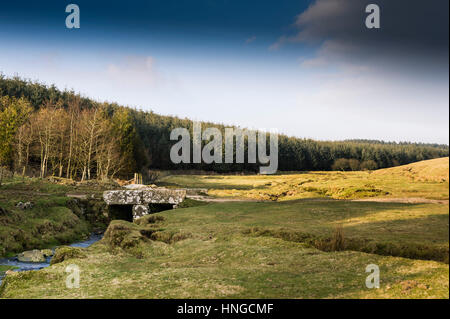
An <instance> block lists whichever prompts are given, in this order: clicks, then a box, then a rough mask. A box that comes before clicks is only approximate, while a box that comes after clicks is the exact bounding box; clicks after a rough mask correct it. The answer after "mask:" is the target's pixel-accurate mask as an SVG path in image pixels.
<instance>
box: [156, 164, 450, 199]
mask: <svg viewBox="0 0 450 319" xmlns="http://www.w3.org/2000/svg"><path fill="white" fill-rule="evenodd" d="M448 168H449V158H448V157H445V158H438V159H433V160H427V161H422V162H418V163H414V164H409V165H403V166H398V167H394V168H388V169H381V170H377V171H356V172H335V171H331V172H301V173H292V174H284V175H250V176H249V175H246V176H239V175H238V176H236V175H228V176H223V175H195V176H192V175H172V176H167V177H165V178H163V179H162V180H161V182H162V183H164V184H166V185H172V186H182V187H196V188H207V189H209V192H208V194H209V195H212V196H219V197H240V198H251V199H258V200H277V201H281V200H293V199H300V198H311V197H324V198H334V199H358V198H368V197H388V198H425V199H437V200H448V196H449V193H448V190H449V188H448V183H449V170H448Z"/></svg>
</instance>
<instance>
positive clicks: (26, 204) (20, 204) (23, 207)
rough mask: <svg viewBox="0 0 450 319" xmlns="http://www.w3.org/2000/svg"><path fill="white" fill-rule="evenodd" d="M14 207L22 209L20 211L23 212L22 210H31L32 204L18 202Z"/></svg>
mask: <svg viewBox="0 0 450 319" xmlns="http://www.w3.org/2000/svg"><path fill="white" fill-rule="evenodd" d="M16 207H17V208H20V209H22V210H24V209H30V208H33V203H31V202H25V203H22V202H18V203H17V205H16Z"/></svg>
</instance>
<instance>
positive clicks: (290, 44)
mask: <svg viewBox="0 0 450 319" xmlns="http://www.w3.org/2000/svg"><path fill="white" fill-rule="evenodd" d="M70 3H75V4H77V5H78V6H79V8H80V18H81V19H80V28H79V29H67V28H66V26H65V19H66V16H67V15H68V13H66V12H65V8H66V5H68V4H70ZM370 3H374V4H377V5H378V6H379V7H380V28H379V29H368V28H366V26H365V22H364V21H365V18H366V16H367V15H368V13H366V12H365V8H366V5H368V4H370ZM448 6H449V2H448V0H431V1H427V2H424V1H418V0H395V1H393V0H368V1H365V0H311V1H309V0H308V1H306V0H305V1H302V0H296V1H292V0H278V1H267V0H260V1H250V0H241V1H237V0H165V1H162V0H158V1H156V0H151V1H137V0H128V1H111V0H109V1H104V0H99V1H87V0H71V1H63V0H54V1H20V0H17V1H14V2H7V3H2V6H1V8H0V72H2V73H3V74H4V75H6V76H13V75H19V76H20V77H23V78H27V79H31V80H38V81H40V82H42V83H45V84H55V85H56V86H57V87H58V88H60V89H73V90H75V91H76V92H79V93H81V94H82V95H85V96H88V97H91V98H93V99H96V100H98V101H109V102H117V103H119V104H122V105H128V106H131V107H135V108H138V109H143V110H152V111H154V112H156V113H159V114H163V115H176V116H179V117H183V118H184V117H186V118H190V119H193V120H203V121H210V122H218V123H223V124H226V125H239V126H242V127H249V128H256V129H266V130H270V129H276V130H277V131H278V132H281V133H285V134H287V135H291V136H297V137H302V138H313V139H318V140H343V139H354V138H358V139H360V138H361V139H380V140H385V141H398V142H399V141H411V142H428V143H445V144H448V143H449V88H448V86H449V64H448V62H449V58H448V36H449V34H448V33H449V31H448V30H449V25H448V12H449V8H448Z"/></svg>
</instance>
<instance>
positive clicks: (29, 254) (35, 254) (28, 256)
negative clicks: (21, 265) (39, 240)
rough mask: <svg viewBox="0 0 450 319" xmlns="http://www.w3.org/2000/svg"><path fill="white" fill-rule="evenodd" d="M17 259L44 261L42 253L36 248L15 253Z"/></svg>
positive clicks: (29, 261) (33, 261) (35, 261)
mask: <svg viewBox="0 0 450 319" xmlns="http://www.w3.org/2000/svg"><path fill="white" fill-rule="evenodd" d="M17 259H18V260H19V261H21V262H28V263H42V262H45V261H46V258H45V256H44V254H43V253H42V251H40V250H38V249H34V250H28V251H24V252H23V253H20V254H19V255H17Z"/></svg>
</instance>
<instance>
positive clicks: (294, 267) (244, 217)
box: [2, 200, 449, 298]
mask: <svg viewBox="0 0 450 319" xmlns="http://www.w3.org/2000/svg"><path fill="white" fill-rule="evenodd" d="M151 216H152V217H151V218H152V219H154V220H153V221H151V222H142V224H141V223H140V224H139V225H138V224H132V223H128V222H125V221H115V222H113V224H111V226H110V227H111V229H110V230H108V231H109V232H113V229H114V228H115V227H116V226H117V225H119V226H120V227H118V228H120V229H121V230H124V233H123V234H122V235H124V236H131V237H133V238H134V239H136V237H135V236H137V237H140V236H141V234H142V232H141V230H143V229H146V228H147V227H149V229H152V230H156V232H151V233H147V235H146V236H144V237H147V239H145V240H141V239H138V240H137V242H136V243H135V244H131V245H128V244H130V243H132V242H133V241H132V240H127V241H126V242H127V243H128V244H127V245H124V246H122V245H121V243H122V240H119V241H118V242H116V243H113V244H112V245H111V241H110V239H109V238H110V237H111V236H106V235H105V239H104V240H102V241H101V242H99V243H97V244H94V245H93V246H91V247H90V248H88V249H86V250H85V254H86V257H85V258H82V259H78V258H72V259H68V260H65V261H63V262H61V263H58V264H56V265H54V266H51V267H49V268H46V269H43V270H41V271H33V272H30V273H27V274H20V275H14V276H11V277H8V278H7V280H6V281H5V282H6V283H5V285H4V288H3V295H2V297H5V298H44V297H49V298H222V297H224V298H448V297H449V287H448V279H449V266H448V264H445V263H442V262H436V261H427V260H415V259H408V258H400V257H392V256H381V255H379V254H368V253H364V252H359V251H353V250H344V251H332V252H325V251H321V250H319V249H317V248H315V247H313V246H311V245H310V244H309V243H307V242H306V243H305V242H301V241H296V240H290V238H281V237H280V238H279V237H277V236H276V234H277V231H281V230H282V231H283V232H287V233H291V234H298V233H302V234H311V235H312V236H324V237H327V236H333V233H334V231H335V228H336V225H342V230H343V232H344V240H349V239H350V238H364V239H366V240H369V241H371V242H374V243H404V247H408V246H409V245H411V246H414V245H415V244H419V243H420V244H424V245H425V244H426V245H428V246H429V247H447V249H448V205H438V204H389V203H370V202H369V203H366V202H347V201H328V202H320V201H306V200H299V201H290V202H283V203H273V202H268V203H215V204H208V205H204V206H197V207H191V208H185V209H177V210H173V211H166V212H161V213H158V214H156V215H151ZM156 216H161V217H162V218H157V217H156ZM148 218H150V217H148ZM114 225H116V226H114ZM256 228H259V229H269V230H271V231H273V232H274V233H273V234H270V233H269V234H265V235H260V234H252V233H249V232H248V231H247V230H249V229H256ZM156 233H159V234H160V235H159V236H154V234H156ZM116 234H117V232H116ZM148 234H150V235H148ZM177 234H178V236H179V237H177ZM181 234H183V235H182V236H180V235H181ZM174 236H175V238H176V240H168V241H167V240H164V239H165V238H174ZM112 237H113V238H117V237H115V236H112ZM119 237H120V236H119ZM123 238H124V237H123ZM128 239H129V238H128ZM294 239H295V237H294ZM112 247H114V248H116V249H112ZM121 247H125V248H124V249H122V248H121ZM136 247H137V248H136ZM134 248H136V249H134ZM69 264H77V265H79V267H80V268H81V272H82V274H81V287H80V288H79V289H67V288H65V284H64V283H65V281H64V280H65V276H66V275H67V274H66V273H65V272H64V269H65V267H66V266H67V265H69ZM368 264H377V265H378V266H379V267H380V278H381V288H380V289H368V288H366V287H365V278H366V276H367V275H368V274H367V273H366V272H365V269H366V266H367V265H368Z"/></svg>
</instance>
